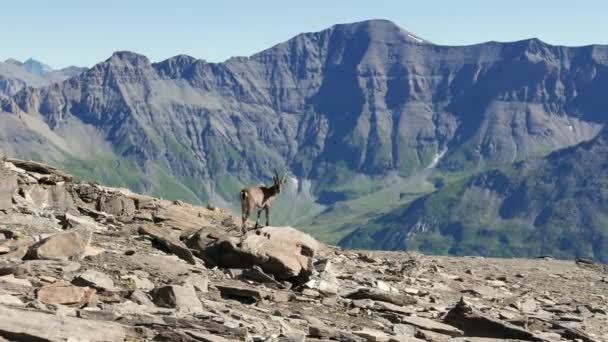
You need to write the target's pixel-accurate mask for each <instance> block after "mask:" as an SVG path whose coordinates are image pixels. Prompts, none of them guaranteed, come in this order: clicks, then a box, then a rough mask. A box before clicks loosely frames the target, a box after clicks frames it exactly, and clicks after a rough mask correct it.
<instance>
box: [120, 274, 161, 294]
mask: <svg viewBox="0 0 608 342" xmlns="http://www.w3.org/2000/svg"><path fill="white" fill-rule="evenodd" d="M121 278H122V279H123V280H125V281H126V282H127V284H128V286H129V288H131V289H138V290H143V291H150V290H152V289H154V287H155V286H154V283H153V282H151V281H150V279H148V278H139V277H138V276H135V275H132V274H131V275H126V276H122V277H121Z"/></svg>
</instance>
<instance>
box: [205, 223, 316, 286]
mask: <svg viewBox="0 0 608 342" xmlns="http://www.w3.org/2000/svg"><path fill="white" fill-rule="evenodd" d="M259 233H260V234H259V235H258V234H256V233H255V232H249V233H247V235H246V236H244V238H243V239H242V241H239V240H238V239H236V238H230V237H225V238H222V239H219V240H217V241H216V242H213V243H211V244H210V245H208V246H206V247H205V248H204V249H203V250H201V251H200V252H199V255H200V257H201V258H203V260H205V263H206V264H208V265H209V266H210V267H213V266H215V265H217V266H221V267H240V268H252V267H253V266H254V265H257V266H259V267H260V268H262V270H264V272H266V273H269V274H272V275H273V276H274V277H275V278H276V279H277V280H290V281H292V282H295V283H298V284H303V283H305V282H306V281H307V280H308V279H309V277H310V275H311V274H312V258H313V256H314V254H315V251H316V250H317V248H318V245H319V243H318V242H317V241H316V240H315V239H314V238H312V237H311V236H309V235H307V234H305V233H302V232H300V231H298V230H296V229H294V228H291V227H264V228H262V229H260V230H259Z"/></svg>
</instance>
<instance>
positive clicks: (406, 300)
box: [345, 288, 418, 305]
mask: <svg viewBox="0 0 608 342" xmlns="http://www.w3.org/2000/svg"><path fill="white" fill-rule="evenodd" d="M345 297H346V298H350V299H366V298H368V299H373V300H379V301H383V302H388V303H392V304H396V305H413V304H416V303H417V302H418V301H417V300H416V298H414V297H411V296H409V295H406V294H400V293H394V292H387V291H382V290H379V289H374V288H360V289H357V290H355V291H354V292H351V293H348V294H346V296H345Z"/></svg>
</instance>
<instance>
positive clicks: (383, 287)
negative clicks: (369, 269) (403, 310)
mask: <svg viewBox="0 0 608 342" xmlns="http://www.w3.org/2000/svg"><path fill="white" fill-rule="evenodd" d="M376 286H377V287H378V289H379V290H381V291H386V292H395V293H399V290H397V289H396V288H394V287H392V286H390V285H389V284H388V283H387V282H385V281H382V280H378V281H376Z"/></svg>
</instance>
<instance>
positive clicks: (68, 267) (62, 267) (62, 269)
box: [24, 260, 80, 273]
mask: <svg viewBox="0 0 608 342" xmlns="http://www.w3.org/2000/svg"><path fill="white" fill-rule="evenodd" d="M24 265H25V266H27V267H30V268H31V269H32V271H33V272H37V273H49V272H52V273H55V272H57V273H70V272H76V271H78V270H79V269H80V264H79V263H78V262H75V261H67V260H27V261H26V262H25V263H24Z"/></svg>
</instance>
